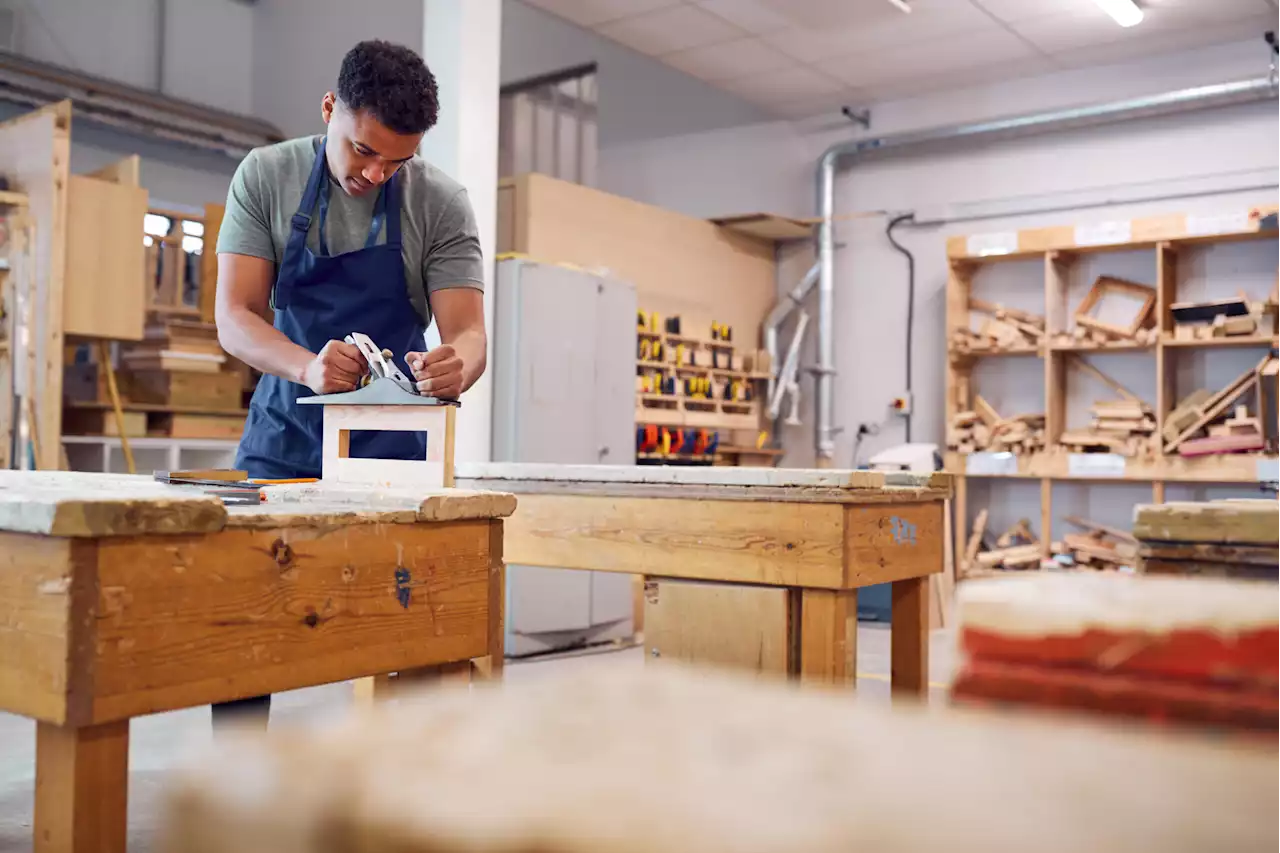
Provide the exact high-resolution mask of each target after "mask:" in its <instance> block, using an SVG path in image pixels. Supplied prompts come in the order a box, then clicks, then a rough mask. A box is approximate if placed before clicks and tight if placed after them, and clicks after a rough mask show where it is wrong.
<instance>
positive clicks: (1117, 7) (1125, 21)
mask: <svg viewBox="0 0 1280 853" xmlns="http://www.w3.org/2000/svg"><path fill="white" fill-rule="evenodd" d="M1093 2H1095V3H1097V4H1098V5H1099V6H1100V7H1101V8H1102V11H1104V12H1106V13H1107V14H1108V15H1110V16H1111V17H1112V18H1115V21H1116V23H1117V24H1119V25H1120V26H1122V27H1132V26H1133V25H1134V24H1140V23H1142V10H1141V9H1139V8H1138V4H1137V3H1135V2H1133V0H1093Z"/></svg>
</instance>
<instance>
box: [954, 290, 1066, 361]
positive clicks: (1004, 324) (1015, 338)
mask: <svg viewBox="0 0 1280 853" xmlns="http://www.w3.org/2000/svg"><path fill="white" fill-rule="evenodd" d="M969 309H970V310H971V311H976V312H978V313H979V314H982V315H984V318H983V320H982V323H981V324H980V325H979V326H978V328H977V329H976V330H975V329H973V328H970V327H962V328H959V329H956V330H955V331H954V332H953V333H952V335H951V351H952V353H954V354H957V355H979V354H982V353H992V352H1037V351H1038V350H1039V348H1040V345H1041V344H1042V343H1044V317H1041V316H1040V315H1038V314H1032V313H1030V312H1029V311H1020V310H1018V309H1017V308H1008V307H1006V306H1004V305H999V304H995V303H991V302H984V301H982V300H981V299H972V298H970V300H969Z"/></svg>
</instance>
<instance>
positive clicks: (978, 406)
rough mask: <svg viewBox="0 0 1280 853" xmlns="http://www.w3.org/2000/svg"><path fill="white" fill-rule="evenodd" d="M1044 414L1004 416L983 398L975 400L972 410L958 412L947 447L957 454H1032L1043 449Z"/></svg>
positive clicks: (950, 430)
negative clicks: (979, 452)
mask: <svg viewBox="0 0 1280 853" xmlns="http://www.w3.org/2000/svg"><path fill="white" fill-rule="evenodd" d="M1044 446H1045V443H1044V413H1043V412H1037V413H1034V414H1022V415H1014V416H1013V417H1009V418H1005V417H1001V415H1000V413H999V412H997V411H996V410H995V408H994V407H993V406H992V405H991V404H990V403H988V402H987V401H986V400H984V399H982V397H981V396H980V395H979V396H975V397H974V398H973V410H972V411H966V412H957V413H956V414H955V415H954V416H953V417H952V418H951V427H950V429H948V430H947V447H948V449H950V450H954V451H956V452H958V453H976V452H978V451H988V452H992V453H1022V454H1029V453H1035V452H1036V451H1039V450H1043V449H1044Z"/></svg>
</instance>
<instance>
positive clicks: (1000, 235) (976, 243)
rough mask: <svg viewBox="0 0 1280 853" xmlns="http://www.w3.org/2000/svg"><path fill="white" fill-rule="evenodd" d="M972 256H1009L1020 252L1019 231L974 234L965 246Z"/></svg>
mask: <svg viewBox="0 0 1280 853" xmlns="http://www.w3.org/2000/svg"><path fill="white" fill-rule="evenodd" d="M965 248H967V249H968V250H969V254H971V255H981V256H984V257H985V256H987V255H1008V254H1012V253H1013V252H1016V251H1018V232H1017V231H996V232H992V233H991V234H974V235H973V236H971V237H970V238H969V239H968V241H967V244H966V246H965Z"/></svg>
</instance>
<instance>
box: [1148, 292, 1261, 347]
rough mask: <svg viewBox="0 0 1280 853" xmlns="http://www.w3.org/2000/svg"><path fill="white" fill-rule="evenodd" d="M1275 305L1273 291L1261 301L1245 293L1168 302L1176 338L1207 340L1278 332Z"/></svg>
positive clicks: (1178, 339) (1179, 339)
mask: <svg viewBox="0 0 1280 853" xmlns="http://www.w3.org/2000/svg"><path fill="white" fill-rule="evenodd" d="M1276 308H1277V305H1276V300H1275V295H1274V294H1273V295H1272V296H1271V297H1270V298H1268V299H1266V300H1265V301H1261V302H1256V301H1250V300H1249V299H1248V298H1246V297H1245V296H1244V295H1243V294H1242V295H1240V296H1236V297H1233V298H1230V299H1216V300H1213V301H1209V302H1175V303H1174V304H1173V305H1171V306H1169V310H1170V312H1171V313H1172V315H1173V339H1174V340H1175V341H1207V340H1213V339H1215V338H1234V337H1241V336H1248V335H1259V334H1268V335H1271V334H1275V331H1276Z"/></svg>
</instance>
